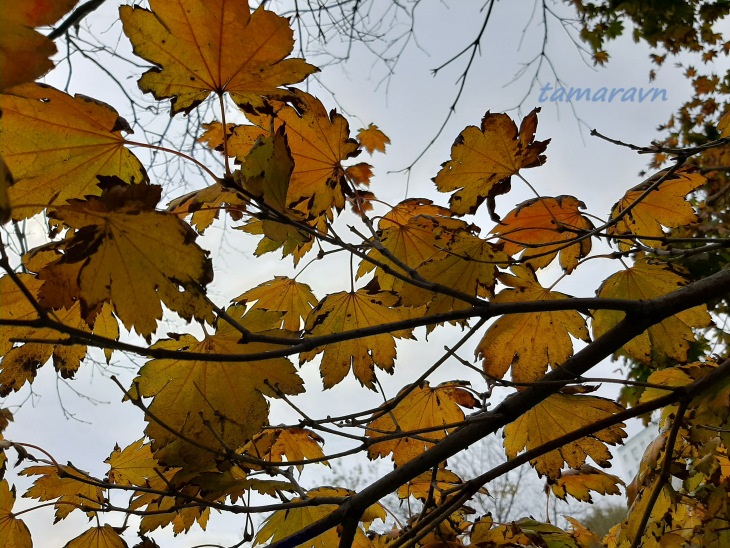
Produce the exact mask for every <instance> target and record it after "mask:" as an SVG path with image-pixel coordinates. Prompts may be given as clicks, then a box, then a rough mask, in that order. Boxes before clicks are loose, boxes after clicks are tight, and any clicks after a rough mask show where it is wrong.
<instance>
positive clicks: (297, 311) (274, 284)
mask: <svg viewBox="0 0 730 548" xmlns="http://www.w3.org/2000/svg"><path fill="white" fill-rule="evenodd" d="M234 302H236V303H239V304H250V306H251V308H252V309H253V308H260V309H262V310H273V311H275V312H281V313H282V314H283V316H282V323H283V325H282V326H281V327H283V328H284V329H288V330H289V331H299V328H300V327H301V322H302V320H306V318H307V316H308V315H309V313H310V312H311V310H312V308H313V307H315V306H316V305H317V303H318V301H317V298H316V297H315V296H314V294H313V293H312V290H311V288H310V287H309V286H308V285H307V284H305V283H301V282H297V281H296V280H292V279H291V278H288V277H286V276H274V279H273V280H270V281H268V282H264V283H262V284H261V285H258V286H256V287H254V288H253V289H249V290H248V291H246V292H245V293H242V294H241V295H239V296H238V297H236V298H235V299H234Z"/></svg>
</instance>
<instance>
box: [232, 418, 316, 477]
mask: <svg viewBox="0 0 730 548" xmlns="http://www.w3.org/2000/svg"><path fill="white" fill-rule="evenodd" d="M322 444H324V440H323V439H322V438H321V437H320V436H319V435H318V434H317V433H316V432H312V431H311V430H305V429H304V428H267V429H266V430H264V431H263V432H261V433H260V434H257V435H256V436H255V437H254V439H252V440H251V441H250V442H248V443H247V444H246V445H245V446H243V447H242V448H241V452H242V453H246V454H248V455H251V456H252V457H254V458H257V459H260V460H264V461H266V462H285V461H284V458H283V457H286V460H287V461H303V460H310V459H322V458H323V457H324V453H323V452H322V447H321V446H322ZM320 462H321V463H322V464H325V465H327V466H329V463H328V462H327V461H326V460H321V461H320ZM247 467H248V465H247ZM251 467H252V468H255V469H258V468H259V467H258V466H251ZM297 468H298V469H299V471H300V472H301V470H302V469H303V468H304V467H303V465H301V464H298V465H297Z"/></svg>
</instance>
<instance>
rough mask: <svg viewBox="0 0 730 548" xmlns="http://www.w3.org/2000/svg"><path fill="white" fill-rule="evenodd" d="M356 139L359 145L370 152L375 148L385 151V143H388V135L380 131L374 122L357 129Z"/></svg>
mask: <svg viewBox="0 0 730 548" xmlns="http://www.w3.org/2000/svg"><path fill="white" fill-rule="evenodd" d="M357 140H358V141H360V146H361V147H363V148H364V149H365V150H367V151H368V153H370V154H372V153H373V152H375V151H376V150H377V151H380V152H385V145H389V144H390V139H389V138H388V136H387V135H386V134H385V133H383V132H382V131H380V129H378V126H376V125H375V124H369V125H368V127H366V128H363V129H361V130H360V131H358V132H357Z"/></svg>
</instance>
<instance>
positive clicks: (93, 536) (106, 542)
mask: <svg viewBox="0 0 730 548" xmlns="http://www.w3.org/2000/svg"><path fill="white" fill-rule="evenodd" d="M63 548H127V543H126V542H124V539H122V537H120V536H119V533H117V531H116V530H115V529H114V527H112V526H111V525H109V524H104V525H102V526H100V527H92V528H91V529H89V530H87V531H86V532H85V533H82V534H81V535H79V536H78V537H76V538H75V539H73V540H71V541H69V542H68V543H67V544H66V545H65V546H64V547H63Z"/></svg>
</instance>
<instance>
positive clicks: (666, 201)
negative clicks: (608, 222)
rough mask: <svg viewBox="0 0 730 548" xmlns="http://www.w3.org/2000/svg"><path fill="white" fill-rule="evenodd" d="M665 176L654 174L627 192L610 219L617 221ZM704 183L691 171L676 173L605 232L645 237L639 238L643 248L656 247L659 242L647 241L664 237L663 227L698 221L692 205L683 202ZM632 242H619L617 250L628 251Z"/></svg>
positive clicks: (702, 177)
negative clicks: (646, 246)
mask: <svg viewBox="0 0 730 548" xmlns="http://www.w3.org/2000/svg"><path fill="white" fill-rule="evenodd" d="M664 175H666V170H665V171H660V172H659V173H656V174H654V175H653V176H651V177H650V178H649V179H647V180H646V181H644V182H642V183H641V184H639V185H637V186H635V187H634V188H632V189H631V190H629V191H628V192H626V194H624V197H623V198H621V200H619V201H618V202H617V203H616V204H614V206H613V208H612V210H611V218H612V219H614V218H616V217H617V216H618V215H620V214H622V213H623V212H624V211H625V210H626V209H627V208H628V207H630V206H631V205H632V204H635V203H636V202H637V200H639V198H640V197H641V195H642V194H643V193H644V192H645V191H646V190H647V189H648V188H649V187H650V186H651V185H653V184H654V183H655V182H656V181H657V180H658V179H659V178H661V177H662V176H664ZM706 182H707V179H706V178H705V177H704V176H703V175H700V174H699V173H694V172H692V171H691V169H690V168H683V169H679V170H677V171H675V172H674V173H673V174H672V175H671V176H670V177H668V178H667V179H666V180H664V181H662V182H661V183H660V184H659V186H658V187H657V188H656V189H654V190H652V191H651V192H650V193H649V195H648V196H646V197H645V198H643V199H642V200H641V201H640V202H638V203H636V205H635V206H634V207H633V209H631V210H630V211H628V212H626V213H625V214H624V216H623V217H622V218H621V219H620V220H619V221H618V223H616V224H615V225H613V226H611V227H609V229H608V233H609V234H613V235H615V236H620V235H622V234H634V235H636V236H645V238H641V237H640V238H639V239H640V240H641V241H642V242H644V243H645V244H646V245H649V246H652V247H656V246H658V244H659V241H658V240H656V239H649V238H650V237H654V238H661V237H663V236H664V235H665V234H664V229H663V227H667V228H676V227H679V226H685V225H688V224H690V223H693V222H695V221H696V220H697V215H695V212H694V209H693V208H692V205H691V204H690V203H689V202H688V201H687V200H686V196H687V194H689V193H690V192H692V191H693V190H696V189H697V188H699V187H701V186H702V185H704V184H705V183H706ZM632 242H633V240H619V248H620V249H621V250H624V251H625V250H627V249H630V248H631V244H632Z"/></svg>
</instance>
